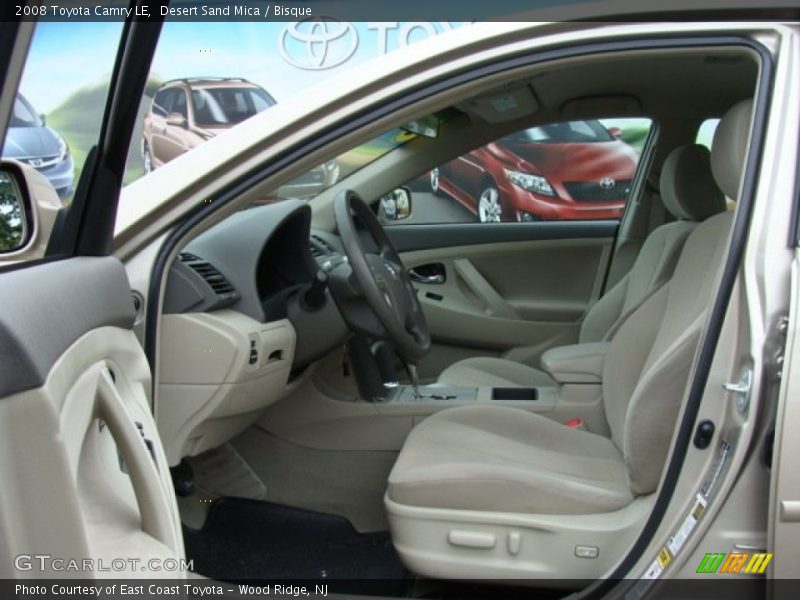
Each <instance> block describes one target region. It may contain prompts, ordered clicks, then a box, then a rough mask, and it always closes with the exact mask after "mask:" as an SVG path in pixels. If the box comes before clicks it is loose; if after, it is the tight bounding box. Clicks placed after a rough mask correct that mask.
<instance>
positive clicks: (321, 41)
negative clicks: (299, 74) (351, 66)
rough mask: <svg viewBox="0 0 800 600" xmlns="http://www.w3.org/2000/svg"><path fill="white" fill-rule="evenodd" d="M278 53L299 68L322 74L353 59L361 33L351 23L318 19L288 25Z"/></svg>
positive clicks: (282, 36) (323, 18)
mask: <svg viewBox="0 0 800 600" xmlns="http://www.w3.org/2000/svg"><path fill="white" fill-rule="evenodd" d="M278 46H279V48H278V49H279V51H280V53H281V56H282V57H283V59H284V60H285V61H286V62H287V63H289V64H290V65H292V66H295V67H297V68H298V69H305V70H309V71H322V70H325V69H332V68H333V67H337V66H339V65H341V64H342V63H343V62H345V61H346V60H347V59H348V58H350V57H351V56H352V55H353V53H354V52H355V51H356V47H357V46H358V33H357V32H356V30H355V28H354V27H353V26H352V25H351V24H350V23H345V22H343V21H339V20H337V19H333V18H329V17H315V18H313V19H305V20H303V21H298V22H296V23H288V24H287V25H286V27H284V29H283V31H282V32H281V35H280V39H279V45H278Z"/></svg>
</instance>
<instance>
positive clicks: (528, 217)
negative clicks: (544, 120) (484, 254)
mask: <svg viewBox="0 0 800 600" xmlns="http://www.w3.org/2000/svg"><path fill="white" fill-rule="evenodd" d="M651 125H652V122H651V121H650V120H649V119H639V118H637V119H632V118H619V119H600V120H595V119H585V120H575V121H563V122H558V123H549V124H546V125H539V126H536V127H531V128H528V129H523V130H521V131H516V132H514V133H511V134H509V135H505V136H503V137H502V138H499V139H497V140H495V141H493V142H491V143H489V144H486V145H485V146H481V147H479V148H476V149H474V150H472V151H471V152H469V153H467V154H464V155H463V156H459V157H458V158H456V159H454V160H451V161H450V162H447V163H445V164H441V165H438V166H437V167H434V168H433V169H431V170H430V171H429V172H428V173H425V174H423V175H422V176H420V177H419V178H417V179H415V180H414V181H411V182H409V183H408V184H407V186H406V187H408V188H409V189H410V190H411V194H412V202H411V210H410V214H409V215H408V217H407V218H404V217H399V216H398V215H402V214H403V213H402V212H401V211H393V210H391V206H389V205H391V201H390V200H388V199H384V200H385V201H383V200H382V201H381V202H380V203H379V209H378V210H379V216H380V217H381V220H382V221H384V222H385V223H397V224H400V223H413V224H432V223H476V222H478V223H499V222H525V223H530V222H534V221H586V220H603V219H612V220H613V219H619V218H620V217H621V216H622V213H623V211H624V210H625V203H626V202H627V200H628V196H629V195H630V191H631V183H632V181H633V178H634V174H635V173H636V168H637V165H638V163H639V157H640V154H641V152H642V149H643V147H644V144H645V142H646V140H647V136H648V134H649V133H650V128H651ZM387 198H388V197H387ZM387 206H388V207H389V208H388V210H387V208H386V207H387Z"/></svg>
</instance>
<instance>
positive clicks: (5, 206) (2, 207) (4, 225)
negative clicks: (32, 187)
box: [0, 165, 33, 254]
mask: <svg viewBox="0 0 800 600" xmlns="http://www.w3.org/2000/svg"><path fill="white" fill-rule="evenodd" d="M32 233H33V223H32V219H31V207H30V203H29V202H28V199H27V198H26V197H25V196H23V194H22V188H21V187H20V184H19V180H18V176H17V174H15V173H14V172H13V171H12V170H11V169H8V168H6V165H3V167H2V168H1V169H0V254H10V253H12V252H17V251H19V250H21V249H22V248H24V247H25V246H27V245H28V242H29V241H30V238H31V234H32Z"/></svg>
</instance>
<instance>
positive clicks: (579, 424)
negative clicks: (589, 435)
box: [564, 417, 586, 431]
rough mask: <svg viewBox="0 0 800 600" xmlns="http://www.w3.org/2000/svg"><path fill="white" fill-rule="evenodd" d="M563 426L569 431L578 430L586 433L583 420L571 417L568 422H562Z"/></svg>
mask: <svg viewBox="0 0 800 600" xmlns="http://www.w3.org/2000/svg"><path fill="white" fill-rule="evenodd" d="M564 425H566V426H567V427H569V428H570V429H580V430H581V431H586V423H584V422H583V419H581V418H580V417H573V418H572V419H570V420H568V421H564Z"/></svg>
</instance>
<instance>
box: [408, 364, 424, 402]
mask: <svg viewBox="0 0 800 600" xmlns="http://www.w3.org/2000/svg"><path fill="white" fill-rule="evenodd" d="M404 364H405V367H406V372H407V373H408V377H409V379H411V387H412V388H413V390H414V399H415V400H419V399H420V398H422V394H420V392H419V377H417V365H412V364H409V363H404Z"/></svg>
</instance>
